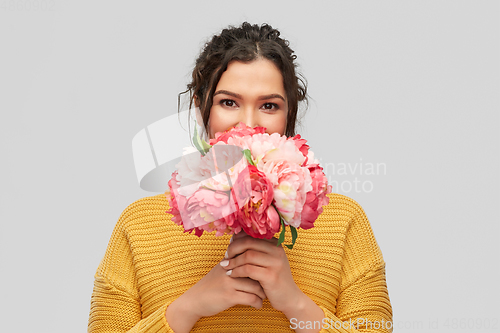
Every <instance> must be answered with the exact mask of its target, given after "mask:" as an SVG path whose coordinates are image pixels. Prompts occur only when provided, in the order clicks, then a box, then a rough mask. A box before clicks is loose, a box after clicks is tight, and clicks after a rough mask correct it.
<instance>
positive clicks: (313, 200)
mask: <svg viewBox="0 0 500 333" xmlns="http://www.w3.org/2000/svg"><path fill="white" fill-rule="evenodd" d="M309 172H310V174H311V178H312V190H311V191H310V192H308V193H307V197H306V202H305V203H304V207H303V210H302V222H301V224H300V227H301V228H302V229H310V228H312V227H314V221H316V219H317V218H318V216H319V215H320V214H321V213H323V206H325V205H328V202H329V201H330V199H329V198H328V197H327V196H326V194H327V193H331V192H332V185H328V179H327V178H326V176H325V174H324V173H323V168H322V167H320V166H319V165H318V164H312V165H310V166H309Z"/></svg>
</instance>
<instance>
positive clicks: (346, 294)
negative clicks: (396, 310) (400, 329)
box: [320, 199, 392, 333]
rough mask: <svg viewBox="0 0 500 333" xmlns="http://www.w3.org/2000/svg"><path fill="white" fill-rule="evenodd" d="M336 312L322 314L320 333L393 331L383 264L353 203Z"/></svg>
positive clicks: (371, 236)
mask: <svg viewBox="0 0 500 333" xmlns="http://www.w3.org/2000/svg"><path fill="white" fill-rule="evenodd" d="M349 200H350V202H351V207H352V210H351V213H352V219H351V223H350V225H349V226H348V229H347V233H346V237H345V245H344V255H343V261H342V271H341V285H340V293H339V296H338V298H337V306H336V309H334V311H335V312H333V311H330V310H329V309H327V308H325V307H323V306H320V308H321V309H322V310H323V312H324V314H325V318H324V319H323V322H322V328H321V330H320V333H327V332H336V333H339V332H341V333H346V332H350V333H354V332H370V333H375V332H376V333H382V332H392V307H391V303H390V300H389V294H388V290H387V284H386V279H385V262H384V260H383V258H382V252H381V251H380V248H379V246H378V244H377V242H376V240H375V237H374V235H373V231H372V228H371V226H370V223H369V222H368V219H367V218H366V215H365V213H364V211H363V209H362V208H361V206H359V204H358V203H356V202H355V201H354V200H352V199H349Z"/></svg>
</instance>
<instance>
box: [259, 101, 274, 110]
mask: <svg viewBox="0 0 500 333" xmlns="http://www.w3.org/2000/svg"><path fill="white" fill-rule="evenodd" d="M262 108H264V109H265V110H277V109H278V104H276V103H265V104H264V105H262Z"/></svg>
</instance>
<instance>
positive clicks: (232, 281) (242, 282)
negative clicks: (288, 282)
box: [165, 264, 266, 332]
mask: <svg viewBox="0 0 500 333" xmlns="http://www.w3.org/2000/svg"><path fill="white" fill-rule="evenodd" d="M265 298H266V295H265V293H264V290H263V289H262V287H261V285H260V284H259V282H258V281H255V280H252V279H250V278H248V277H239V278H236V277H234V276H233V277H230V276H228V275H227V274H226V270H225V269H224V268H223V267H222V266H221V265H220V264H217V265H215V266H214V267H213V268H212V269H211V270H210V272H208V273H207V274H206V275H205V276H204V277H203V278H202V279H201V280H199V281H198V282H197V283H196V284H195V285H194V286H192V287H191V288H189V289H188V290H187V291H186V292H185V293H184V294H182V295H181V296H179V297H178V298H177V299H176V300H175V301H174V302H172V303H171V304H170V305H169V306H168V307H167V311H166V313H165V316H166V319H167V322H168V323H169V325H170V327H171V328H172V329H173V330H174V331H175V332H189V331H190V330H191V328H192V327H193V326H194V324H195V323H196V322H197V321H198V319H200V318H201V317H208V316H213V315H216V314H217V313H219V312H222V311H224V310H225V309H227V308H230V307H232V306H234V305H237V304H242V305H248V306H253V307H255V308H261V307H262V301H263V300H264V299H265Z"/></svg>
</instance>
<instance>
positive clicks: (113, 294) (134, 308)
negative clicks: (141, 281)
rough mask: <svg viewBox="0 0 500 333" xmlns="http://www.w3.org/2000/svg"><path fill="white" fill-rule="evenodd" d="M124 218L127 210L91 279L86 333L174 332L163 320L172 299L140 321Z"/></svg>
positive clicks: (131, 256) (138, 303)
mask: <svg viewBox="0 0 500 333" xmlns="http://www.w3.org/2000/svg"><path fill="white" fill-rule="evenodd" d="M126 216H127V210H125V211H124V212H123V213H122V215H121V216H120V219H119V220H118V222H117V224H116V226H115V228H114V230H113V233H112V235H111V239H110V241H109V244H108V247H107V249H106V253H105V255H104V258H103V259H102V260H101V262H100V264H99V267H98V268H97V272H96V273H95V276H94V289H93V292H92V297H91V303H90V316H89V322H88V332H89V333H103V332H106V333H111V332H113V333H119V332H120V333H122V332H130V333H132V332H134V333H139V332H149V333H174V331H173V330H172V329H171V328H170V326H169V325H168V323H167V320H166V318H165V312H166V309H167V307H168V305H170V303H172V302H173V300H172V301H169V302H166V303H165V304H163V305H162V306H161V307H159V308H158V309H157V310H156V311H154V312H153V313H151V314H150V315H149V316H147V317H146V318H142V312H141V303H140V297H139V292H138V288H137V282H136V277H135V268H134V263H133V254H132V250H131V244H130V243H129V238H128V237H127V232H126V225H127V223H126V220H127V219H126Z"/></svg>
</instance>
